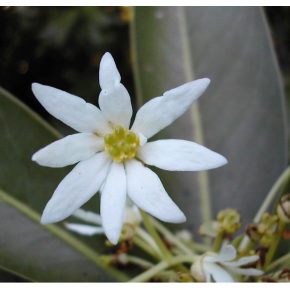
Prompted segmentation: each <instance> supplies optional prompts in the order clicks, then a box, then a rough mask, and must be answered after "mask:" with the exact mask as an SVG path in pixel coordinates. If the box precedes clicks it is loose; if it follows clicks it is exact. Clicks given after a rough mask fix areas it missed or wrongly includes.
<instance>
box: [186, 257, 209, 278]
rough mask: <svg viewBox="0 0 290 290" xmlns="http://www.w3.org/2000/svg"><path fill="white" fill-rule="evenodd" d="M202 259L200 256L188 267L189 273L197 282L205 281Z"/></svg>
mask: <svg viewBox="0 0 290 290" xmlns="http://www.w3.org/2000/svg"><path fill="white" fill-rule="evenodd" d="M202 259H203V257H200V258H199V259H198V260H197V261H195V262H194V263H193V264H192V265H191V267H190V273H191V275H192V276H193V278H195V279H196V280H197V281H199V282H206V277H205V274H204V271H203V268H202Z"/></svg>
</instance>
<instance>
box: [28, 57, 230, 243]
mask: <svg viewBox="0 0 290 290" xmlns="http://www.w3.org/2000/svg"><path fill="white" fill-rule="evenodd" d="M120 80H121V77H120V74H119V72H118V70H117V67H116V65H115V62H114V60H113V58H112V56H111V54H109V53H106V54H105V55H104V56H103V58H102V60H101V63H100V86H101V88H102V91H101V93H100V96H99V105H100V109H98V108H97V107H95V106H94V105H92V104H88V103H86V102H85V101H84V100H83V99H81V98H79V97H76V96H74V95H71V94H68V93H66V92H64V91H61V90H58V89H55V88H52V87H48V86H43V85H40V84H36V83H34V84H33V85H32V90H33V93H34V94H35V96H36V98H37V99H38V100H39V102H40V103H41V104H42V105H43V106H44V108H45V109H46V110H47V111H48V112H49V113H50V114H52V115H53V116H54V117H56V118H57V119H59V120H61V121H62V122H64V123H65V124H67V125H69V126H70V127H72V128H73V129H75V130H76V131H79V132H81V133H78V134H74V135H70V136H67V137H65V138H63V139H61V140H59V141H56V142H54V143H52V144H50V145H48V146H47V147H45V148H43V149H41V150H39V151H38V152H36V153H35V154H34V155H33V157H32V160H34V161H36V162H37V163H38V164H40V165H43V166H49V167H63V166H67V165H70V164H74V163H77V162H79V163H78V164H77V165H76V166H75V167H74V169H73V170H72V171H71V172H70V173H69V174H68V175H67V176H66V177H65V178H64V179H63V181H62V182H61V183H60V184H59V186H58V187H57V189H56V190H55V192H54V194H53V196H52V198H51V199H50V201H49V202H48V204H47V205H46V207H45V209H44V212H43V215H42V219H41V222H42V223H43V224H48V223H55V222H59V221H61V220H63V219H65V218H67V217H68V216H70V215H71V214H72V213H73V212H75V211H76V210H77V209H78V208H80V207H81V206H82V205H83V204H84V203H85V202H87V201H88V200H89V199H90V198H91V197H92V196H93V195H94V194H96V193H97V192H98V191H99V189H100V188H101V186H102V185H103V190H102V194H101V216H102V223H103V227H104V229H105V232H106V235H107V237H108V239H109V240H110V241H111V243H112V244H116V243H117V242H118V239H119V236H120V233H121V230H122V223H123V216H124V210H125V205H126V196H127V194H128V196H129V197H130V199H131V200H132V201H133V202H134V203H135V204H136V205H137V206H138V207H140V208H141V209H143V210H144V211H146V212H148V213H150V214H151V215H153V216H155V217H157V218H158V219H160V220H162V221H165V222H171V223H182V222H185V221H186V218H185V216H184V214H183V213H182V212H181V210H180V209H179V208H178V206H177V205H176V204H175V203H174V202H173V201H172V199H171V198H170V197H169V196H168V194H167V193H166V191H165V189H164V187H163V186H162V183H161V181H160V179H159V178H158V176H157V175H156V174H155V173H154V172H153V171H151V170H150V169H149V168H147V167H146V166H144V164H145V163H146V164H149V165H154V166H156V167H159V168H161V169H165V170H176V171H183V170H184V171H196V170H207V169H211V168H216V167H219V166H222V165H224V164H226V163H227V160H226V159H225V158H224V157H223V156H221V155H219V154H217V153H215V152H213V151H211V150H209V149H207V148H205V147H203V146H201V145H198V144H196V143H194V142H189V141H184V140H159V141H155V142H150V143H146V142H147V139H149V138H150V137H152V136H153V135H155V134H156V133H157V132H159V131H160V130H162V129H163V128H165V127H166V126H168V125H170V124H171V123H172V122H173V121H174V120H175V119H177V118H178V117H179V116H181V115H182V114H183V113H184V112H185V111H186V110H187V109H188V108H189V107H190V106H191V105H192V104H193V103H194V101H195V100H196V99H197V98H198V97H199V96H200V95H201V94H202V93H203V92H204V91H205V89H206V88H207V86H208V85H209V83H210V80H209V79H200V80H196V81H193V82H190V83H187V84H185V85H182V86H180V87H178V88H175V89H172V90H170V91H168V92H165V93H164V95H163V96H162V97H157V98H155V99H153V100H151V101H149V102H148V103H146V104H145V105H144V106H142V107H141V109H140V110H139V111H138V113H137V115H136V118H135V121H134V123H133V125H132V127H131V129H130V130H129V124H130V120H131V116H132V106H131V101H130V96H129V94H128V92H127V90H126V89H125V87H124V86H123V85H122V84H121V83H120ZM134 157H137V159H135V158H134ZM140 160H142V161H143V163H144V164H143V163H142V162H140Z"/></svg>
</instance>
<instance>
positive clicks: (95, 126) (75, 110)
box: [32, 83, 112, 136]
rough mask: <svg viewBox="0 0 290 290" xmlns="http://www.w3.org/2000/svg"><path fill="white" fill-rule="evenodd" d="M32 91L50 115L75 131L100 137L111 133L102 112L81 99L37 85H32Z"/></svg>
mask: <svg viewBox="0 0 290 290" xmlns="http://www.w3.org/2000/svg"><path fill="white" fill-rule="evenodd" d="M32 91H33V93H34V95H35V96H36V98H37V99H38V101H39V102H40V103H41V105H42V106H43V107H44V108H45V109H46V110H47V111H48V112H49V113H50V114H51V115H53V116H54V117H55V118H57V119H59V120H61V121H62V122H63V123H65V124H67V125H68V126H70V127H72V128H73V129H75V130H76V131H78V132H90V133H97V134H99V135H100V136H104V135H105V134H108V133H110V132H111V131H112V129H111V127H110V126H109V122H108V120H106V119H105V118H104V116H103V114H102V112H101V111H100V110H99V109H98V108H97V107H96V106H94V105H92V104H89V103H86V102H85V101H84V100H83V99H81V98H79V97H77V96H74V95H71V94H69V93H66V92H64V91H61V90H58V89H55V88H53V87H49V86H43V85H40V84H37V83H34V84H32Z"/></svg>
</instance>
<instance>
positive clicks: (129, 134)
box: [125, 131, 136, 143]
mask: <svg viewBox="0 0 290 290" xmlns="http://www.w3.org/2000/svg"><path fill="white" fill-rule="evenodd" d="M135 139H136V134H135V133H134V132H130V131H128V132H126V134H125V142H127V143H133V142H134V141H135Z"/></svg>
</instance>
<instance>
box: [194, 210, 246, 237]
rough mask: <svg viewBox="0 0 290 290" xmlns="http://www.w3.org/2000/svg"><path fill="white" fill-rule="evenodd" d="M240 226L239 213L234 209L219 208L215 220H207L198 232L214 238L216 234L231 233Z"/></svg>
mask: <svg viewBox="0 0 290 290" xmlns="http://www.w3.org/2000/svg"><path fill="white" fill-rule="evenodd" d="M240 227H241V215H240V214H239V212H238V211H236V210H235V209H231V208H227V209H224V210H221V211H220V212H219V213H218V215H217V220H209V221H206V222H205V223H203V224H202V225H201V227H200V229H199V233H200V234H201V235H203V236H209V237H212V238H215V237H217V236H218V234H224V235H228V234H233V233H234V232H236V231H237V230H238V229H239V228H240Z"/></svg>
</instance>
